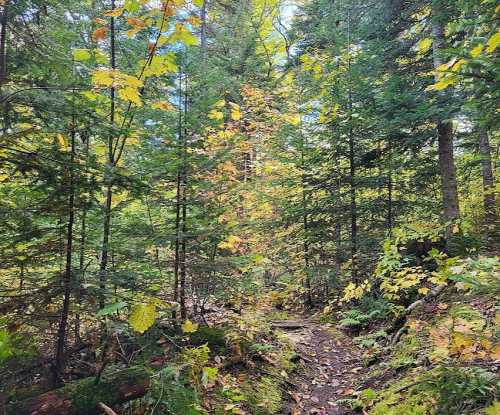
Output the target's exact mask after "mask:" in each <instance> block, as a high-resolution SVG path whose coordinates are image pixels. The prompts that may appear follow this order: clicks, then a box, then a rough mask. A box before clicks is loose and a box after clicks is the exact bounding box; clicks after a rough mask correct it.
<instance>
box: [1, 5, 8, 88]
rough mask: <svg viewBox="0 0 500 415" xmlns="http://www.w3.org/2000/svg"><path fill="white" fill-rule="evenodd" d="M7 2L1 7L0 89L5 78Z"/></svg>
mask: <svg viewBox="0 0 500 415" xmlns="http://www.w3.org/2000/svg"><path fill="white" fill-rule="evenodd" d="M9 2H10V0H6V1H5V3H4V5H3V8H2V16H1V18H0V23H1V25H2V28H1V29H0V90H1V88H2V85H3V84H4V83H5V81H6V79H7V23H8V21H9Z"/></svg>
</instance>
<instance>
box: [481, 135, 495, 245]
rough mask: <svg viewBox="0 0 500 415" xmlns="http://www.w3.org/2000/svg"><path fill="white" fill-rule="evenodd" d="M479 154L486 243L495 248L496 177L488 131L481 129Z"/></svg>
mask: <svg viewBox="0 0 500 415" xmlns="http://www.w3.org/2000/svg"><path fill="white" fill-rule="evenodd" d="M479 154H480V155H481V176H482V179H483V191H484V225H485V228H486V244H487V246H488V248H493V247H494V246H495V245H496V242H497V240H496V239H497V238H496V236H497V226H498V223H497V214H496V206H495V178H494V176H493V167H492V165H491V147H490V140H489V137H488V131H487V130H486V129H485V128H480V129H479Z"/></svg>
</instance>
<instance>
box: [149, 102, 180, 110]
mask: <svg viewBox="0 0 500 415" xmlns="http://www.w3.org/2000/svg"><path fill="white" fill-rule="evenodd" d="M151 108H152V109H154V110H162V111H174V110H175V107H174V106H173V105H172V104H171V103H170V102H167V101H157V102H154V103H153V104H151Z"/></svg>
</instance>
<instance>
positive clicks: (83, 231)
mask: <svg viewBox="0 0 500 415" xmlns="http://www.w3.org/2000/svg"><path fill="white" fill-rule="evenodd" d="M84 144H85V153H84V156H85V162H87V159H88V156H89V147H90V137H85V143H84ZM87 210H88V207H87V203H86V202H84V203H83V206H82V224H81V234H80V247H79V248H80V249H79V263H78V283H77V285H76V289H75V300H76V303H77V304H80V303H81V299H82V282H83V280H84V278H85V244H86V239H87ZM81 342H82V339H81V337H80V313H79V312H77V313H76V315H75V343H76V344H81Z"/></svg>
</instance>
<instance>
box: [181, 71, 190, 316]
mask: <svg viewBox="0 0 500 415" xmlns="http://www.w3.org/2000/svg"><path fill="white" fill-rule="evenodd" d="M187 111H188V78H187V74H185V81H184V139H183V144H182V227H181V235H182V238H181V241H182V243H181V256H180V261H181V263H180V281H179V284H180V292H179V302H180V306H181V319H183V320H185V319H186V317H187V312H186V275H187V264H186V243H187V241H186V232H187V174H188V169H187V145H188V142H187V139H188V130H187Z"/></svg>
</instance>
